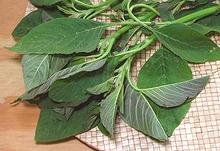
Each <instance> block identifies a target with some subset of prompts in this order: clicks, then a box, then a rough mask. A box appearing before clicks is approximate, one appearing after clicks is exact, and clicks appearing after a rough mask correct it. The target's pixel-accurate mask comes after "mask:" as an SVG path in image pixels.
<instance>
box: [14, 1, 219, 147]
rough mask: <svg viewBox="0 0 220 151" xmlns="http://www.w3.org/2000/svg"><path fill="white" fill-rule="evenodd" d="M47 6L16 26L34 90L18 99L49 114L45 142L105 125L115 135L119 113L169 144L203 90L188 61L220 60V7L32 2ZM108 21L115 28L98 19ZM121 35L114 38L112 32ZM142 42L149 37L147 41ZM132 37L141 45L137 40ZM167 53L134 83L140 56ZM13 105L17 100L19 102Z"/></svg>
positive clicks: (41, 134) (42, 124)
mask: <svg viewBox="0 0 220 151" xmlns="http://www.w3.org/2000/svg"><path fill="white" fill-rule="evenodd" d="M31 2H32V4H34V5H35V6H36V7H37V8H38V9H37V10H36V11H33V12H32V13H30V14H29V15H27V16H26V17H24V18H23V19H22V21H21V22H20V23H19V24H18V25H17V27H16V29H15V30H14V32H13V36H14V37H15V38H16V39H17V40H18V43H17V44H15V46H13V47H12V48H11V50H13V51H15V52H18V53H20V54H23V59H22V66H23V73H24V81H25V85H26V88H27V90H26V92H25V93H24V94H23V95H22V96H20V97H19V99H18V100H17V101H16V102H21V101H23V100H24V101H28V102H29V103H32V104H37V105H38V106H39V107H40V108H41V114H40V117H39V121H38V125H37V128H36V136H35V139H36V142H39V143H42V142H43V143H45V142H54V141H58V140H62V139H65V138H68V137H71V136H75V135H78V134H81V133H84V132H86V131H88V130H90V129H92V128H94V127H98V128H99V129H100V130H101V132H103V133H104V134H105V135H107V136H110V137H111V136H113V134H114V125H115V119H116V116H117V115H119V116H120V117H121V118H122V119H123V120H124V121H125V122H126V123H127V124H128V125H129V126H131V127H133V128H135V129H136V130H138V131H140V132H142V133H144V134H146V135H148V136H150V137H152V138H154V139H157V140H159V141H166V140H168V138H169V137H170V136H171V135H172V133H173V131H174V129H175V128H176V127H177V126H178V125H179V124H180V122H181V121H182V120H183V118H184V116H185V115H186V113H187V112H188V110H189V108H190V104H191V101H192V100H193V99H194V98H195V97H196V96H197V95H198V94H199V93H200V92H201V91H202V90H203V89H204V87H205V86H206V84H207V82H208V79H209V77H208V76H207V77H201V78H196V79H193V76H192V72H191V69H190V67H189V66H188V63H205V62H211V61H217V60H220V48H219V47H218V46H217V45H216V44H215V43H214V42H213V41H211V40H210V36H211V35H213V34H214V33H219V32H220V13H219V12H220V5H219V4H218V3H219V1H212V0H169V1H167V2H158V1H156V0H145V1H143V0H132V1H131V0H102V1H100V2H99V3H96V4H94V3H92V2H91V1H89V0H31ZM99 17H107V18H110V19H111V22H110V23H107V22H98V21H94V18H96V19H97V20H98V18H99ZM112 27H113V28H115V27H117V30H115V31H114V32H112V33H111V34H108V35H107V36H105V34H104V33H105V31H106V30H107V29H108V28H112ZM141 35H144V36H145V37H146V38H145V39H144V40H140V37H141ZM131 40H132V44H131V43H130V41H131ZM157 40H158V41H159V42H160V48H159V49H158V50H157V51H156V52H155V54H154V55H153V56H152V57H151V58H150V59H149V60H148V61H146V63H145V64H144V66H143V67H142V69H141V70H140V72H139V75H138V77H137V82H134V81H133V80H132V78H131V75H130V69H131V66H132V62H133V60H134V58H135V56H136V55H137V54H138V53H139V52H141V51H143V50H146V49H147V48H148V47H149V46H150V45H151V44H153V43H155V42H156V41H157ZM16 102H14V103H16Z"/></svg>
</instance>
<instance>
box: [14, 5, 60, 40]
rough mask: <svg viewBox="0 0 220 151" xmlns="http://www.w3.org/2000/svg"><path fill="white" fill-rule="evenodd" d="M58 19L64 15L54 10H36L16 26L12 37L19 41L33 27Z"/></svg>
mask: <svg viewBox="0 0 220 151" xmlns="http://www.w3.org/2000/svg"><path fill="white" fill-rule="evenodd" d="M60 17H64V15H63V14H62V13H61V12H60V11H58V10H57V9H55V8H50V9H38V10H36V11H33V12H31V13H30V14H28V15H27V16H25V17H24V18H23V19H22V20H21V22H20V23H19V24H18V25H17V26H16V28H15V29H14V31H13V33H12V35H13V36H14V38H16V39H20V38H22V37H24V36H25V35H26V34H27V33H29V32H30V31H31V30H32V29H33V28H34V27H36V26H38V25H40V24H42V23H44V22H47V21H49V20H51V19H54V18H60Z"/></svg>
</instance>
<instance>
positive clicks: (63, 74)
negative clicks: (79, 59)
mask: <svg viewBox="0 0 220 151" xmlns="http://www.w3.org/2000/svg"><path fill="white" fill-rule="evenodd" d="M105 62H106V59H103V60H99V61H96V62H93V63H90V64H88V65H85V66H83V64H79V65H75V66H73V67H68V68H65V69H63V70H60V71H58V72H56V73H54V74H53V75H52V76H51V77H50V78H49V79H48V80H47V81H46V82H45V83H43V84H42V85H40V86H39V87H37V88H34V89H32V90H30V91H27V92H26V93H25V94H23V95H22V96H21V99H23V100H30V99H33V98H34V97H36V96H37V95H39V94H43V93H46V92H47V91H48V89H49V87H50V86H51V84H52V83H53V82H54V81H56V80H59V79H65V78H68V77H70V76H73V75H75V74H78V73H80V72H90V71H94V70H97V69H99V68H101V67H102V66H103V65H104V64H105Z"/></svg>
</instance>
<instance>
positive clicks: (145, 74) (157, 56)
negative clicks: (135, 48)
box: [138, 47, 192, 88]
mask: <svg viewBox="0 0 220 151" xmlns="http://www.w3.org/2000/svg"><path fill="white" fill-rule="evenodd" d="M190 79H192V72H191V69H190V68H189V66H188V64H187V62H186V61H185V60H183V59H181V58H180V57H178V56H176V55H175V54H173V53H172V52H170V51H169V50H168V49H166V48H165V47H161V48H160V49H159V50H157V51H156V52H155V53H154V54H153V56H152V57H151V58H150V59H148V61H147V62H146V63H145V64H144V66H143V67H142V69H141V70H140V72H139V74H138V83H139V85H140V86H141V88H153V87H159V86H161V85H166V84H172V83H177V82H182V81H186V80H190ZM141 84H143V85H141Z"/></svg>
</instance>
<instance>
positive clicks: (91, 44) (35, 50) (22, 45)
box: [11, 18, 106, 54]
mask: <svg viewBox="0 0 220 151" xmlns="http://www.w3.org/2000/svg"><path fill="white" fill-rule="evenodd" d="M105 28H106V25H105V24H104V23H100V22H96V21H92V20H86V19H79V18H58V19H54V20H51V21H49V22H46V23H43V24H41V25H39V26H37V27H35V28H34V29H32V30H31V31H30V32H29V33H28V34H27V35H26V36H24V37H23V38H22V39H21V40H20V41H19V42H18V43H17V44H16V45H15V46H13V47H12V48H11V49H12V50H13V51H16V52H18V53H22V54H72V53H79V52H85V53H89V52H92V51H94V50H95V49H96V48H97V46H98V44H99V40H100V38H101V36H102V34H103V32H104V30H105Z"/></svg>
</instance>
